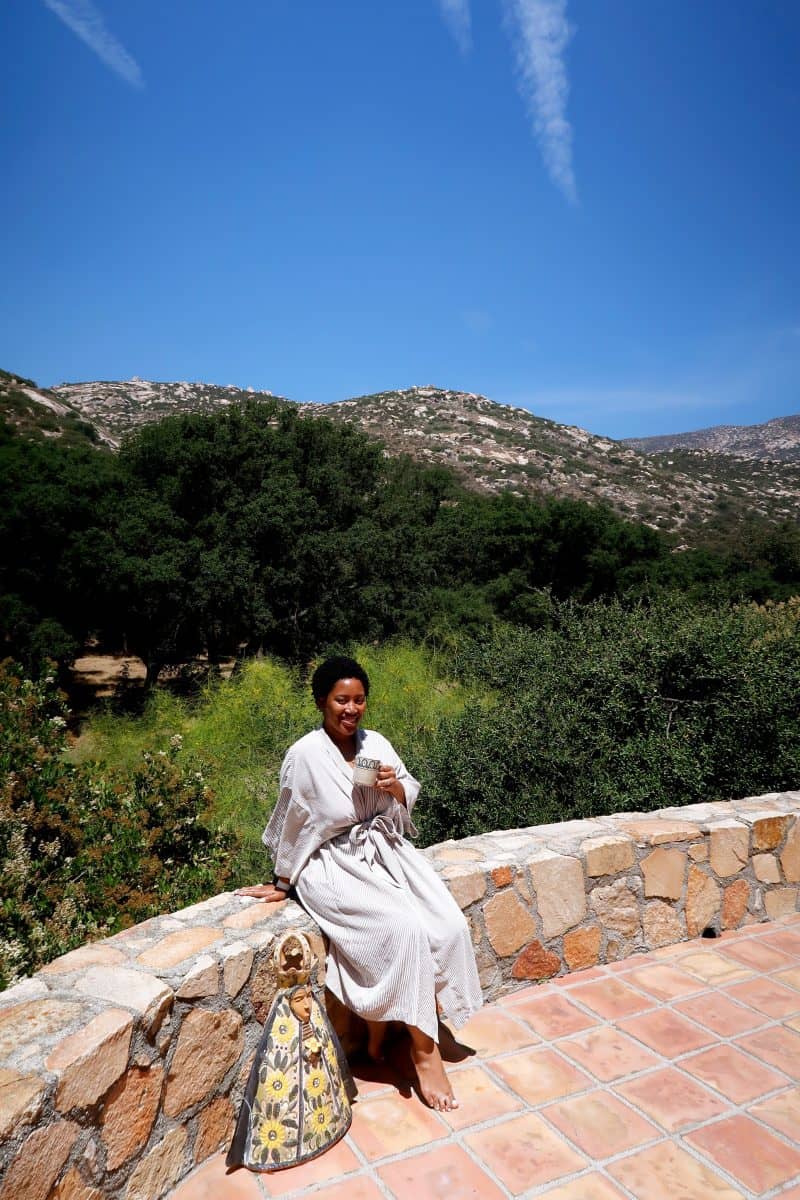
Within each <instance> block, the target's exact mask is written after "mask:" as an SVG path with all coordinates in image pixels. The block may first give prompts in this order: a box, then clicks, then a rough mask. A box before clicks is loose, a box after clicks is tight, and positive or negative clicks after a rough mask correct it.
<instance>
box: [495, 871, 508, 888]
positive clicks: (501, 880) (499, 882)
mask: <svg viewBox="0 0 800 1200" xmlns="http://www.w3.org/2000/svg"><path fill="white" fill-rule="evenodd" d="M512 874H513V873H512V870H511V867H495V868H494V869H493V870H492V882H493V883H494V886H495V887H498V888H504V887H508V885H509V884H510V883H511V879H512Z"/></svg>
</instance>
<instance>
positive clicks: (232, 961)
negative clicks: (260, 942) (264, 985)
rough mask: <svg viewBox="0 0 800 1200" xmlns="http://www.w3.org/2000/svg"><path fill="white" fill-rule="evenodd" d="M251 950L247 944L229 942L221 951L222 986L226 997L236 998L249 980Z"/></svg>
mask: <svg viewBox="0 0 800 1200" xmlns="http://www.w3.org/2000/svg"><path fill="white" fill-rule="evenodd" d="M252 965H253V948H252V946H248V945H247V942H231V943H230V945H228V946H224V947H223V949H222V986H223V988H224V991H225V995H226V996H230V997H231V999H233V997H234V996H238V995H239V992H240V991H241V990H242V988H243V987H244V985H245V984H246V983H247V980H248V979H249V978H250V968H251V967H252Z"/></svg>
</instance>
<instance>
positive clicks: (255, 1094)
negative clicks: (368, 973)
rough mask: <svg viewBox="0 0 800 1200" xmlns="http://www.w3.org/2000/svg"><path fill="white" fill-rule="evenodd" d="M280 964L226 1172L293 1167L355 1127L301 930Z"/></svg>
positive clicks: (281, 948)
mask: <svg viewBox="0 0 800 1200" xmlns="http://www.w3.org/2000/svg"><path fill="white" fill-rule="evenodd" d="M275 967H276V972H277V977H278V992H277V995H276V996H275V999H274V1001H273V1003H272V1007H271V1008H270V1011H269V1016H268V1017H267V1020H266V1022H265V1024H264V1032H263V1034H262V1036H261V1040H260V1042H259V1044H258V1049H257V1050H256V1056H255V1059H254V1060H253V1066H252V1068H251V1070H250V1075H249V1077H248V1080H247V1087H246V1088H245V1093H244V1099H243V1100H242V1107H241V1109H240V1111H239V1119H238V1121H237V1122H236V1130H235V1132H234V1135H233V1141H232V1142H231V1148H230V1150H229V1151H228V1156H227V1159H226V1163H227V1165H228V1166H229V1167H241V1166H243V1167H249V1168H250V1169H251V1170H253V1171H281V1170H283V1169H284V1168H286V1167H294V1166H297V1165H298V1164H299V1163H303V1162H308V1160H309V1159H311V1158H316V1157H317V1155H318V1154H322V1153H323V1151H324V1150H327V1149H328V1147H329V1146H333V1145H335V1143H336V1142H338V1141H339V1139H340V1138H343V1137H344V1135H345V1134H346V1133H347V1131H348V1129H349V1128H350V1121H351V1119H352V1113H351V1109H350V1102H351V1101H352V1100H353V1099H354V1098H355V1086H354V1084H353V1080H352V1077H351V1075H350V1072H349V1070H348V1067H347V1061H346V1059H345V1057H344V1055H343V1053H342V1050H341V1047H340V1046H339V1041H338V1039H337V1037H336V1034H335V1033H334V1031H333V1029H332V1027H331V1024H330V1022H329V1020H328V1016H327V1013H326V1012H325V1007H324V1005H323V1004H321V1003H320V1001H319V1000H318V998H317V996H316V995H315V994H314V990H313V988H312V985H311V982H310V977H311V949H310V947H309V944H308V941H307V940H306V938H305V937H304V936H303V934H302V933H297V932H294V931H290V932H289V933H287V934H285V935H284V936H283V937H282V938H281V940H280V942H279V943H278V945H277V947H276V949H275Z"/></svg>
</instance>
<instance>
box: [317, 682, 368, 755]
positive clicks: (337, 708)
mask: <svg viewBox="0 0 800 1200" xmlns="http://www.w3.org/2000/svg"><path fill="white" fill-rule="evenodd" d="M366 707H367V697H366V693H365V691H364V685H363V683H362V682H361V680H360V679H337V681H336V683H335V684H334V685H333V687H332V688H331V690H330V691H329V692H328V694H327V696H326V697H325V699H324V700H318V701H317V708H318V709H319V710H320V712H321V713H322V725H323V728H324V729H325V732H326V733H327V734H328V736H329V737H331V738H333V740H334V742H336V743H337V745H339V746H343V745H352V743H353V739H354V738H355V735H356V730H357V729H358V723H359V721H360V720H361V718H362V717H363V715H364V709H365V708H366Z"/></svg>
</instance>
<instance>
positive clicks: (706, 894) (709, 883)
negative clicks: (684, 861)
mask: <svg viewBox="0 0 800 1200" xmlns="http://www.w3.org/2000/svg"><path fill="white" fill-rule="evenodd" d="M720 899H721V892H720V889H719V886H718V884H717V883H716V881H715V880H714V879H712V878H711V876H710V875H707V874H706V873H705V871H702V870H701V869H700V867H690V868H689V882H688V884H687V886H686V928H687V930H688V933H689V937H690V938H693V937H697V936H698V934H700V933H702V932H703V930H704V929H706V928H707V927H708V926H709V925H711V924H712V922H713V921H714V919H715V918H716V916H717V914H718V913H719V906H720Z"/></svg>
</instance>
